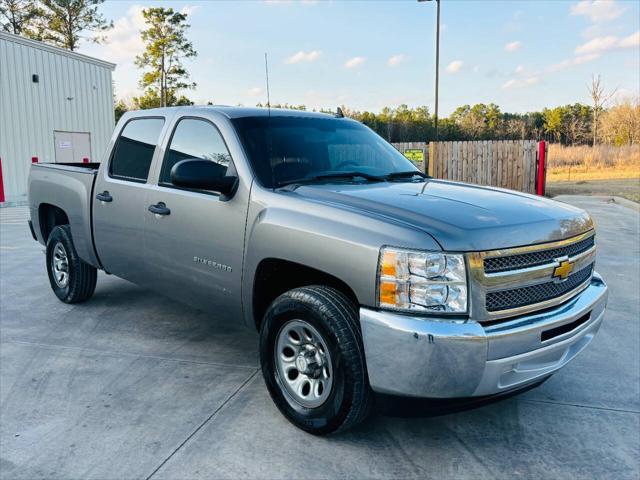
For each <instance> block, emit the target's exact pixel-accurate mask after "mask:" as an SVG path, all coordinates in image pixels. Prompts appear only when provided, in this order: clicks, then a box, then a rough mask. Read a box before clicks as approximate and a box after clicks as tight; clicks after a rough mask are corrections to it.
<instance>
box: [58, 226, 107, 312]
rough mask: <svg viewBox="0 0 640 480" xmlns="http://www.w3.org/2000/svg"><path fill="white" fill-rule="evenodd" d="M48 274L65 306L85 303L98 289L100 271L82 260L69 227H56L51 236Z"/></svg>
mask: <svg viewBox="0 0 640 480" xmlns="http://www.w3.org/2000/svg"><path fill="white" fill-rule="evenodd" d="M47 273H48V274H49V283H50V284H51V289H52V290H53V293H55V294H56V296H57V297H58V298H59V299H60V300H61V301H63V302H64V303H80V302H84V301H85V300H87V299H88V298H89V297H91V295H93V292H94V291H95V289H96V281H97V277H98V271H97V270H96V269H95V268H94V267H92V266H91V265H89V264H88V263H85V262H84V261H82V260H81V259H80V257H78V253H77V252H76V249H75V247H74V246H73V240H72V239H71V230H70V229H69V226H68V225H60V226H57V227H55V228H54V229H53V230H52V231H51V235H49V239H48V240H47Z"/></svg>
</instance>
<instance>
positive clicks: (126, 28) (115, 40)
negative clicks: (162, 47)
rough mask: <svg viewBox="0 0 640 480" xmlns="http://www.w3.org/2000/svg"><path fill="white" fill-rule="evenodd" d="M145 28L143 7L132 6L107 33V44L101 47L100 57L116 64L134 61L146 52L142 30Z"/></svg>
mask: <svg viewBox="0 0 640 480" xmlns="http://www.w3.org/2000/svg"><path fill="white" fill-rule="evenodd" d="M145 27H146V26H145V23H144V17H143V16H142V7H141V6H140V5H132V6H131V7H129V9H128V10H127V15H126V16H125V17H120V18H118V19H117V20H116V21H115V22H113V28H112V29H111V30H108V31H107V32H106V34H105V37H106V42H105V43H104V44H103V45H100V52H99V57H100V58H102V59H104V60H107V61H112V62H114V63H121V62H126V61H133V59H134V58H135V56H136V55H138V54H139V53H142V51H143V50H144V44H143V43H142V40H141V38H140V30H142V29H144V28H145Z"/></svg>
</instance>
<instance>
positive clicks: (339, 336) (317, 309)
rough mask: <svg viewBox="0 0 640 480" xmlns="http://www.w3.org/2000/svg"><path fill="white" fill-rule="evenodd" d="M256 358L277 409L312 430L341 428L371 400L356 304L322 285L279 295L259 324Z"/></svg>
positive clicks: (356, 420) (361, 415)
mask: <svg viewBox="0 0 640 480" xmlns="http://www.w3.org/2000/svg"><path fill="white" fill-rule="evenodd" d="M260 361H261V365H262V374H263V376H264V379H265V383H266V384H267V389H268V390H269V394H270V395H271V398H272V399H273V401H274V403H275V404H276V406H277V407H278V409H279V410H280V411H281V412H282V414H283V415H284V416H285V417H286V418H287V419H288V420H289V421H290V422H291V423H293V424H294V425H296V426H297V427H299V428H301V429H303V430H305V431H307V432H309V433H313V434H316V435H324V434H328V433H333V432H337V431H344V430H347V429H348V428H351V427H353V426H354V425H356V424H358V423H359V422H361V421H362V420H364V419H365V418H366V416H367V415H368V413H369V411H370V409H371V403H372V392H371V388H370V387H369V380H368V374H367V369H366V364H365V357H364V347H363V344H362V337H361V333H360V327H359V317H358V313H357V310H356V306H355V305H354V304H353V302H351V301H350V300H349V299H348V298H347V297H346V296H345V295H343V294H342V293H340V292H339V291H337V290H335V289H333V288H329V287H323V286H309V287H301V288H296V289H294V290H290V291H288V292H286V293H284V294H283V295H281V296H280V297H278V298H277V299H276V300H275V301H274V302H273V303H272V304H271V306H270V307H269V309H268V310H267V313H266V314H265V317H264V320H263V322H262V326H261V329H260Z"/></svg>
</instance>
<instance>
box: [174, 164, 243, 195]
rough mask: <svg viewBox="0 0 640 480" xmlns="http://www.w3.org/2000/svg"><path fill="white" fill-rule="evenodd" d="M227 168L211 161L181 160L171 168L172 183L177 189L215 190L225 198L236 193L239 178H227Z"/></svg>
mask: <svg viewBox="0 0 640 480" xmlns="http://www.w3.org/2000/svg"><path fill="white" fill-rule="evenodd" d="M226 171H227V168H226V167H224V166H222V165H220V164H218V163H216V162H212V161H211V160H202V159H191V160H181V161H179V162H178V163H176V164H175V165H174V166H173V168H171V183H173V184H174V185H175V186H176V187H183V188H196V189H199V190H213V191H214V192H220V193H221V194H222V195H223V196H225V197H230V196H232V195H233V194H234V193H235V190H236V188H237V186H238V178H237V177H227V176H225V173H226Z"/></svg>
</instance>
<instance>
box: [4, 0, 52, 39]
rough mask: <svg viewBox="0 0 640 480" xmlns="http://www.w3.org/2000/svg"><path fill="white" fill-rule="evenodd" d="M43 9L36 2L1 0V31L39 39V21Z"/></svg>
mask: <svg viewBox="0 0 640 480" xmlns="http://www.w3.org/2000/svg"><path fill="white" fill-rule="evenodd" d="M41 16H42V9H41V8H40V7H39V6H38V4H37V2H36V1H35V0H0V30H2V31H4V32H9V33H13V34H15V35H22V36H25V37H28V38H34V39H39V35H38V29H37V20H38V19H39V18H40V17H41Z"/></svg>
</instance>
